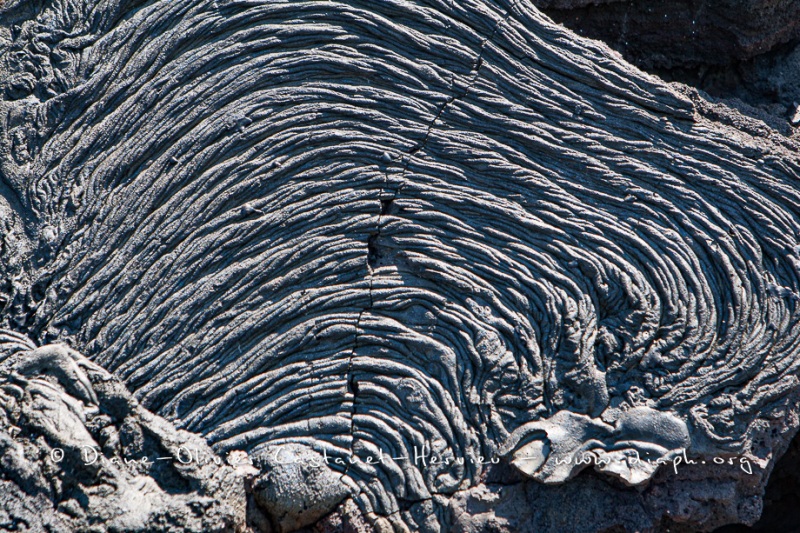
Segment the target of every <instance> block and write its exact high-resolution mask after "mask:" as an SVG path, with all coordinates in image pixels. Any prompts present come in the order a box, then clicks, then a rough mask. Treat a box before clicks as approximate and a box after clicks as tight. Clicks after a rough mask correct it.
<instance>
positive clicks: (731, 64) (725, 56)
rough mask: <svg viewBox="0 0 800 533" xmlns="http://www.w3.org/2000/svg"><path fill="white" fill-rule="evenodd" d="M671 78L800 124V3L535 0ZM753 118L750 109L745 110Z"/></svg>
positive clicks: (787, 0) (789, 0)
mask: <svg viewBox="0 0 800 533" xmlns="http://www.w3.org/2000/svg"><path fill="white" fill-rule="evenodd" d="M534 3H535V4H536V5H537V6H539V7H540V8H542V9H544V10H545V11H546V12H547V14H548V15H550V16H551V17H553V19H555V20H557V21H559V22H561V23H563V24H565V25H566V26H568V27H569V28H571V29H573V30H574V31H576V32H578V33H580V34H581V35H585V36H587V37H591V38H594V39H601V40H602V41H604V42H606V43H607V44H609V45H610V46H611V47H612V48H614V49H615V50H617V51H619V52H620V53H622V54H623V55H624V56H625V58H626V59H627V60H628V61H631V62H632V63H634V64H636V65H638V66H639V67H641V68H644V69H645V70H648V71H650V72H655V73H657V74H658V75H659V76H661V77H662V78H664V79H667V80H675V81H681V82H684V83H688V84H690V85H692V86H695V87H697V88H699V89H702V90H704V91H707V92H708V93H709V94H711V95H713V96H715V97H719V98H725V99H738V100H741V101H743V102H746V103H747V104H750V105H753V106H757V107H761V108H763V109H764V110H766V111H767V112H769V113H772V114H774V115H776V116H779V117H781V118H782V119H783V120H784V121H791V122H792V123H793V124H794V125H800V115H798V118H797V119H795V115H796V114H797V111H798V103H800V83H798V81H800V3H798V2H795V1H794V0H723V1H716V2H705V1H695V0H678V1H674V0H637V1H615V0H610V1H608V0H607V1H603V0H555V1H551V0H534ZM740 110H741V111H742V112H744V113H750V111H749V110H748V109H747V107H746V106H740Z"/></svg>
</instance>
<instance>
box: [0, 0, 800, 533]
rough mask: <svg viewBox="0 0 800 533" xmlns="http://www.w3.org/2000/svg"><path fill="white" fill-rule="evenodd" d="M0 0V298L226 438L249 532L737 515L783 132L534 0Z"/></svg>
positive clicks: (770, 323) (766, 381)
mask: <svg viewBox="0 0 800 533" xmlns="http://www.w3.org/2000/svg"><path fill="white" fill-rule="evenodd" d="M3 6H4V7H3V8H2V12H1V13H0V61H2V65H3V69H4V75H3V76H2V79H0V88H2V101H0V108H2V113H0V120H2V127H0V135H1V136H2V137H1V138H0V146H2V151H0V171H1V172H2V179H1V180H0V214H2V217H1V218H0V220H1V221H2V224H3V233H2V234H1V235H2V241H0V242H2V246H0V269H1V270H2V272H3V274H4V275H3V279H4V283H3V285H2V286H0V291H1V292H0V312H1V313H2V317H1V318H2V326H4V327H5V328H6V329H8V330H9V331H14V332H16V333H14V334H11V333H9V335H11V336H12V337H13V336H14V335H24V337H25V338H28V339H32V340H33V341H36V344H38V345H40V346H45V345H48V344H49V343H52V342H56V341H58V342H63V343H69V344H70V345H71V346H73V347H74V348H75V349H76V350H78V351H80V352H81V353H83V354H85V355H86V356H88V357H89V358H90V359H91V360H92V361H93V364H96V365H99V367H102V369H105V371H108V372H111V373H113V374H114V375H115V376H117V377H118V378H120V379H121V380H123V381H124V383H125V385H126V386H127V388H129V389H130V390H131V392H132V394H133V395H134V396H135V397H136V399H137V400H138V402H140V404H141V406H142V407H143V408H146V409H148V410H150V411H152V412H153V413H155V414H157V415H159V416H162V417H164V418H166V419H168V420H169V421H171V422H172V423H174V424H175V425H176V426H177V427H179V428H181V429H184V430H188V431H191V432H194V433H196V434H199V435H202V436H203V437H205V439H206V440H207V442H208V445H209V446H210V447H211V448H212V449H213V453H215V454H217V455H218V456H220V457H225V456H227V455H228V454H229V452H233V451H236V452H242V453H247V454H249V455H248V456H249V457H250V458H252V460H253V466H252V468H253V469H255V470H254V471H249V474H248V476H249V477H247V478H246V479H245V480H244V481H242V483H243V485H241V486H239V485H236V487H235V488H231V489H228V490H233V491H234V492H235V493H236V495H234V496H230V497H231V498H234V500H235V501H233V500H232V501H228V502H227V503H226V498H228V496H225V494H224V491H223V492H221V493H220V492H216V493H215V492H213V491H212V492H211V494H212V498H213V497H214V496H213V495H214V494H216V495H217V496H218V497H219V498H220V500H219V505H221V506H223V507H225V506H226V505H227V506H228V507H230V508H233V509H241V505H240V503H241V498H246V499H247V502H248V505H247V514H246V517H245V520H246V523H247V527H250V528H253V529H255V530H260V531H287V532H288V531H293V530H302V529H303V528H305V529H308V528H312V529H314V530H318V531H320V530H322V531H325V530H327V531H336V530H342V531H344V530H348V528H349V530H353V531H362V530H367V531H381V532H382V531H424V532H439V531H442V532H444V531H476V532H477V531H505V532H512V531H601V530H614V529H616V530H631V531H634V530H639V531H661V530H664V529H667V528H669V529H670V531H680V530H681V529H683V530H686V531H700V530H711V529H713V528H715V527H719V526H722V525H725V524H730V523H737V522H738V523H747V524H752V523H755V522H756V521H757V520H758V518H759V515H760V512H761V508H762V501H761V496H762V492H763V488H764V486H765V484H766V482H767V478H768V475H769V472H770V471H771V469H772V467H773V465H774V463H775V461H776V460H777V457H778V456H779V455H780V454H782V453H783V451H784V450H785V449H786V447H787V446H788V443H789V440H790V439H791V437H792V436H793V435H794V433H795V431H796V430H797V427H798V418H797V415H798V406H797V396H798V390H800V383H798V375H797V374H798V367H799V366H800V359H798V352H799V351H800V343H798V340H797V336H798V333H800V314H799V311H800V307H798V306H800V276H798V273H799V272H800V239H798V235H799V234H800V188H798V173H800V165H798V158H797V153H798V152H797V148H798V145H797V143H796V141H795V140H794V139H793V137H792V136H786V135H783V134H782V133H781V132H780V131H778V130H776V129H775V128H774V127H773V126H772V125H771V124H770V123H769V121H768V120H759V119H756V118H753V117H747V116H744V115H742V114H741V113H739V112H738V111H737V110H736V109H734V108H731V107H729V106H725V105H721V104H718V103H713V102H709V101H708V100H706V99H704V98H703V97H702V95H701V94H699V93H697V91H693V90H690V89H688V88H686V87H683V86H679V85H670V84H666V83H664V82H662V81H660V80H659V79H657V78H654V77H652V76H649V75H647V74H645V73H643V72H641V71H639V70H637V69H636V68H634V67H632V66H631V65H630V64H628V63H626V62H625V61H624V60H623V59H622V57H621V56H620V55H619V54H617V53H615V52H612V51H611V50H610V49H609V48H608V47H606V46H605V45H602V44H600V43H597V42H593V41H589V40H584V39H582V38H580V37H577V36H576V35H574V34H572V33H570V32H569V31H567V30H566V29H564V28H562V27H561V26H558V25H556V24H554V23H552V22H551V21H550V20H549V19H547V18H546V17H545V16H544V15H542V14H541V13H540V12H539V11H538V10H537V9H536V8H535V7H534V6H533V5H532V4H531V3H530V2H528V1H527V0H517V1H505V0H498V1H490V0H472V1H468V2H459V3H454V2H449V1H444V0H442V1H437V0H419V1H414V2H393V1H389V0H386V1H375V0H363V1H358V0H353V1H346V2H345V1H338V2H337V1H331V2H318V1H309V2H288V3H287V2H277V1H270V0H213V1H212V0H208V1H188V0H169V1H167V0H162V1H144V0H107V1H104V2H99V3H97V2H90V1H88V0H58V1H57V0H52V1H51V0H40V1H38V2H21V1H16V2H15V1H8V2H6V3H5V4H4V5H3ZM20 338H23V337H20ZM20 342H22V341H20ZM27 342H30V341H27ZM39 349H40V350H41V349H43V348H39ZM35 351H36V349H35V348H34V347H33V346H32V345H31V346H28V347H27V348H25V349H21V350H18V352H19V353H18V354H17V356H16V357H20V358H22V359H23V360H25V357H26V354H29V352H30V353H33V352H35ZM15 361H16V360H15ZM14 364H20V365H23V366H22V367H20V368H27V367H25V365H26V364H27V363H24V362H19V363H18V362H14ZM62 385H63V383H62ZM67 393H68V391H67ZM59 394H61V393H59ZM59 397H61V396H59ZM92 400H93V399H92V398H91V396H89V397H87V398H83V399H81V398H78V400H75V401H76V402H78V403H77V404H76V405H77V406H78V407H79V406H80V405H81V404H84V405H86V404H87V402H88V403H89V404H91V403H92ZM64 401H67V400H64ZM78 407H75V409H78ZM78 411H80V409H78ZM142 412H145V411H144V410H143V409H142ZM141 416H142V417H144V416H145V415H144V414H142V415H141ZM112 425H113V423H112ZM114 427H115V428H116V427H117V426H114ZM31 431H32V430H31ZM119 431H121V429H119ZM89 433H90V435H91V431H89ZM31 435H32V433H31ZM23 437H24V438H29V435H28V433H26V434H24V435H23ZM92 438H95V439H97V438H99V437H96V436H93V435H92ZM187 438H189V437H188V436H187ZM192 438H193V437H192ZM48 439H50V440H48ZM51 441H52V437H45V444H46V445H47V446H50V447H53V446H54V444H53V442H51ZM42 449H44V448H42ZM209 453H210V452H209ZM420 456H424V457H423V458H420ZM720 462H721V464H720ZM254 472H257V473H254ZM123 477H124V476H123ZM151 477H152V476H151ZM153 479H155V480H156V483H158V479H159V478H158V476H155V477H153ZM148 483H149V482H148ZM194 490H195V489H192V491H189V493H188V494H190V498H191V497H193V496H191V495H192V494H194V492H193V491H194ZM197 490H199V489H197ZM203 490H206V489H203ZM209 490H210V489H209ZM26 494H28V493H26ZM243 495H245V496H243ZM48 498H49V499H48ZM237 498H238V499H237ZM22 499H23V500H24V497H23V498H22ZM25 501H27V500H25ZM37 501H38V500H37ZM48 502H51V503H52V506H53V507H54V508H55V509H57V508H58V507H57V506H58V505H59V504H60V503H61V501H60V500H56V499H54V497H50V496H45V499H44V500H41V502H40V503H39V504H37V505H45V506H46V505H47V503H48ZM237 502H239V503H237ZM78 507H79V508H80V509H82V510H83V512H84V513H86V509H91V506H89V504H86V505H83V504H81V500H78ZM226 508H227V507H226ZM192 509H193V508H192ZM76 512H77V511H76ZM183 512H184V511H176V513H178V515H179V516H184V515H183V514H181V513H183ZM186 512H187V513H188V514H186V516H192V517H195V518H196V515H193V514H191V513H189V512H188V511H186ZM87 516H89V515H87ZM92 516H94V515H92ZM237 516H238V515H237ZM195 518H192V520H194V519H195ZM197 519H198V520H200V519H205V518H204V517H201V518H197ZM87 520H88V518H87ZM187 520H189V519H188V518H187ZM170 527H173V529H172V530H173V531H192V530H198V529H197V528H201V529H202V528H203V527H206V526H198V525H196V523H195V522H191V523H190V522H185V523H183V522H182V523H175V524H173V525H172V526H170ZM209 527H211V526H209ZM214 527H216V526H214ZM226 527H227V526H226ZM337 528H338V529H337ZM123 529H124V528H123ZM133 529H134V530H135V528H133ZM167 530H169V529H167Z"/></svg>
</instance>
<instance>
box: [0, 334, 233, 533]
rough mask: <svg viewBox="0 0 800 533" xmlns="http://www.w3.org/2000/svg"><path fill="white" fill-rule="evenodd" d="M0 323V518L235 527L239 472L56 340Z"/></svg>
mask: <svg viewBox="0 0 800 533" xmlns="http://www.w3.org/2000/svg"><path fill="white" fill-rule="evenodd" d="M29 342H30V341H27V340H25V339H24V338H23V337H20V336H17V335H14V334H12V333H10V332H2V331H0V355H2V357H1V358H0V363H2V365H1V366H0V452H2V460H1V461H0V529H1V530H3V531H20V532H42V531H50V532H62V531H63V532H76V531H84V532H102V531H112V532H123V531H124V532H145V531H148V532H150V531H163V532H171V531H218V532H229V531H244V530H245V510H246V497H245V485H244V479H243V477H242V476H241V475H240V474H239V473H237V470H236V468H234V467H231V466H228V465H227V464H225V463H224V462H223V461H222V460H221V459H220V458H219V457H218V456H217V455H216V454H215V453H214V452H213V451H212V450H211V449H210V448H209V447H208V445H207V444H206V443H205V441H203V439H201V438H199V437H197V436H196V435H192V434H190V433H187V432H186V431H178V430H176V429H175V428H174V427H173V426H172V425H171V424H169V423H168V422H167V421H165V420H163V419H162V418H159V417H157V416H154V415H152V414H151V413H149V412H147V411H146V410H145V409H143V408H142V407H141V406H140V405H139V404H138V403H137V402H136V400H134V399H133V397H132V396H131V395H130V393H129V392H128V391H127V390H126V389H125V387H124V385H122V383H120V381H119V380H118V379H116V378H114V377H113V376H111V375H110V374H109V373H108V372H106V371H105V370H103V369H102V368H100V367H99V366H97V365H96V364H94V363H92V362H90V361H89V360H88V359H86V358H85V357H83V356H81V355H80V354H78V353H77V352H75V351H74V350H72V349H70V348H67V347H65V346H63V345H49V346H44V347H41V348H36V347H34V346H32V345H31V344H30V343H29Z"/></svg>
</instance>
